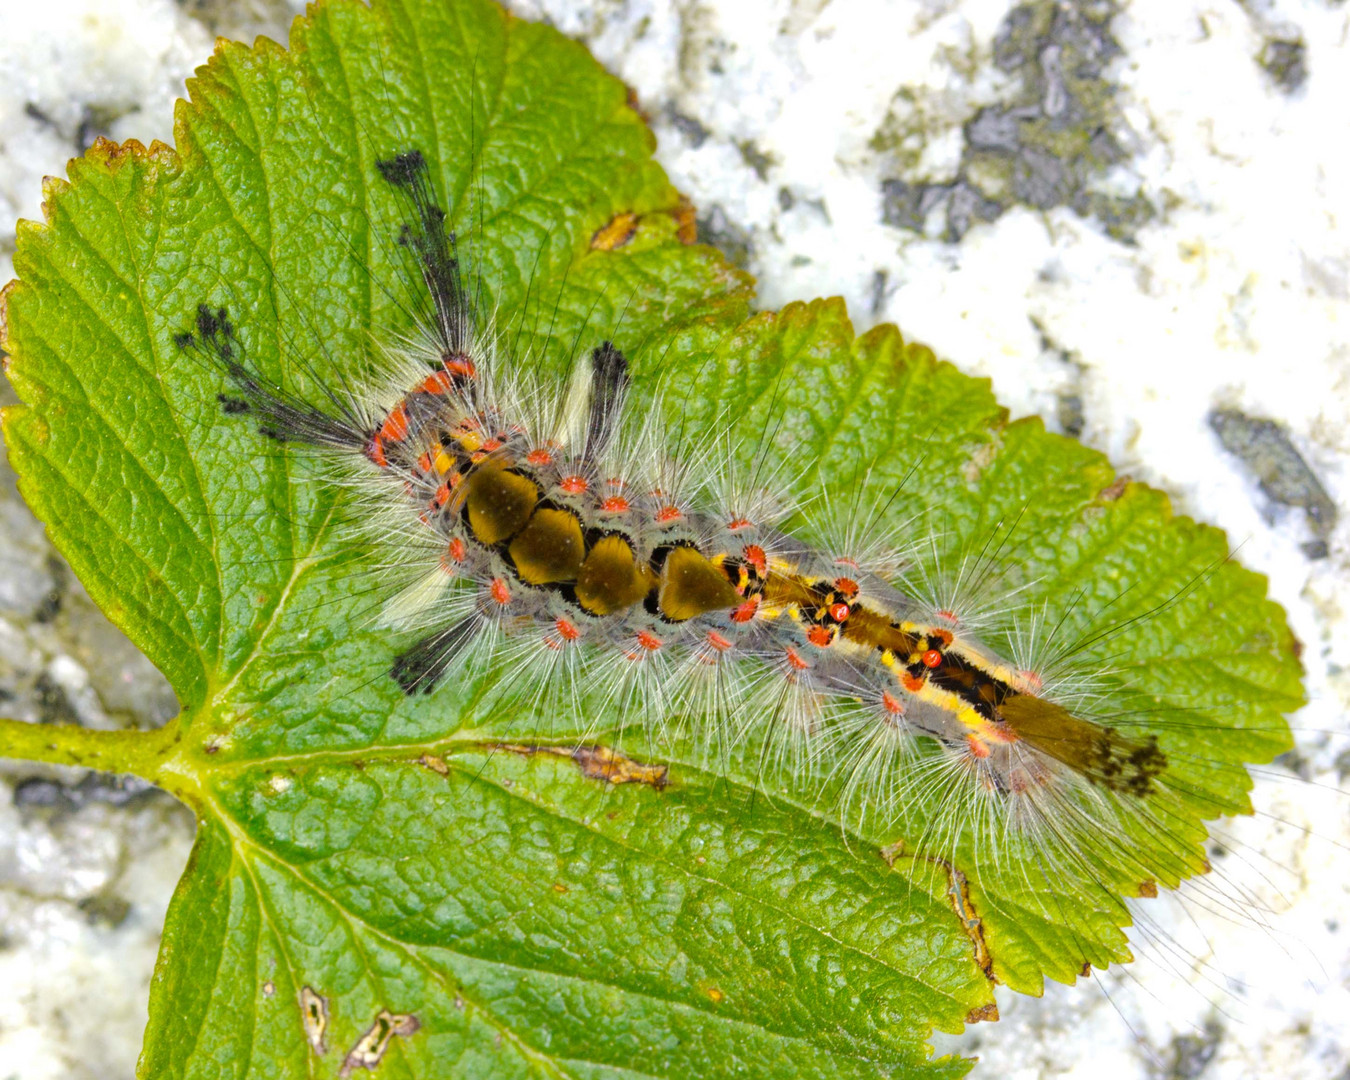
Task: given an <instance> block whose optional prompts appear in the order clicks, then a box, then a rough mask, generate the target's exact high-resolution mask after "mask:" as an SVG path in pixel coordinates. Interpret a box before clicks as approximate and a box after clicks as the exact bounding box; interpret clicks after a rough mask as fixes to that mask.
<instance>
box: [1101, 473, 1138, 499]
mask: <svg viewBox="0 0 1350 1080" xmlns="http://www.w3.org/2000/svg"><path fill="white" fill-rule="evenodd" d="M1129 486H1130V475H1129V473H1122V474H1121V475H1120V476H1117V477H1116V478H1115V479H1114V480H1113V481H1111V483H1110V484H1108V485H1107V486H1106V487H1104V488H1102V489H1101V491H1099V492H1098V493H1097V501H1098V502H1104V503H1111V502H1115V501H1116V500H1117V499H1119V498H1120V497H1121V496H1122V495H1124V494H1125V489H1126V488H1127V487H1129Z"/></svg>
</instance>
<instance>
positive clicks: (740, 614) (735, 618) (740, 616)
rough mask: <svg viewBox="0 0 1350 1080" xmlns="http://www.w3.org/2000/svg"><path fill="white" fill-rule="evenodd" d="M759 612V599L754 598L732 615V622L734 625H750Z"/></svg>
mask: <svg viewBox="0 0 1350 1080" xmlns="http://www.w3.org/2000/svg"><path fill="white" fill-rule="evenodd" d="M757 611H759V597H758V596H752V597H750V599H749V600H747V601H746V602H745V603H744V604H742V605H741V606H740V607H738V608H737V609H736V610H735V611H733V612H732V613H731V621H732V622H734V623H748V622H749V621H750V620H751V619H753V618H754V617H755V613H756V612H757Z"/></svg>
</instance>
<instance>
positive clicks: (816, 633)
mask: <svg viewBox="0 0 1350 1080" xmlns="http://www.w3.org/2000/svg"><path fill="white" fill-rule="evenodd" d="M806 640H807V641H809V642H810V643H811V644H812V645H814V646H815V647H816V648H817V649H828V648H829V647H830V644H831V642H833V641H834V635H833V634H831V633H830V631H829V629H828V628H827V627H824V626H813V627H811V628H810V629H809V630H807V631H806Z"/></svg>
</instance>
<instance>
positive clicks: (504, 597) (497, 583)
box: [488, 577, 511, 607]
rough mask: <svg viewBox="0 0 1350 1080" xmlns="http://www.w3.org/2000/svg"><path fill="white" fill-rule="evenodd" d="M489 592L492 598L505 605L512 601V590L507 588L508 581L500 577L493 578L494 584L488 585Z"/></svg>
mask: <svg viewBox="0 0 1350 1080" xmlns="http://www.w3.org/2000/svg"><path fill="white" fill-rule="evenodd" d="M488 592H489V593H490V594H491V596H492V599H493V600H495V601H496V602H497V603H499V604H501V605H502V606H503V607H505V606H506V605H507V604H509V603H510V602H511V590H510V589H509V588H507V586H506V582H505V581H503V580H502V579H501V578H499V577H497V578H493V579H492V584H491V585H489V586H488Z"/></svg>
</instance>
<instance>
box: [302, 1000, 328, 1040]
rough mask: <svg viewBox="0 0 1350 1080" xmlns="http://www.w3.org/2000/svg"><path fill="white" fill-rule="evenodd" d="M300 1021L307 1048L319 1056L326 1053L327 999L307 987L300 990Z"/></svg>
mask: <svg viewBox="0 0 1350 1080" xmlns="http://www.w3.org/2000/svg"><path fill="white" fill-rule="evenodd" d="M300 1021H301V1023H303V1024H304V1026H305V1039H306V1041H307V1042H308V1043H309V1048H310V1049H311V1050H313V1051H314V1052H315V1053H316V1054H319V1055H320V1056H322V1055H323V1054H326V1053H328V1045H327V1043H325V1042H324V1037H325V1036H326V1035H327V1034H328V999H327V998H326V997H324V996H323V995H322V994H319V993H316V992H315V991H314V990H312V989H311V988H310V987H308V986H305V987H302V988H301V990H300Z"/></svg>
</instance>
